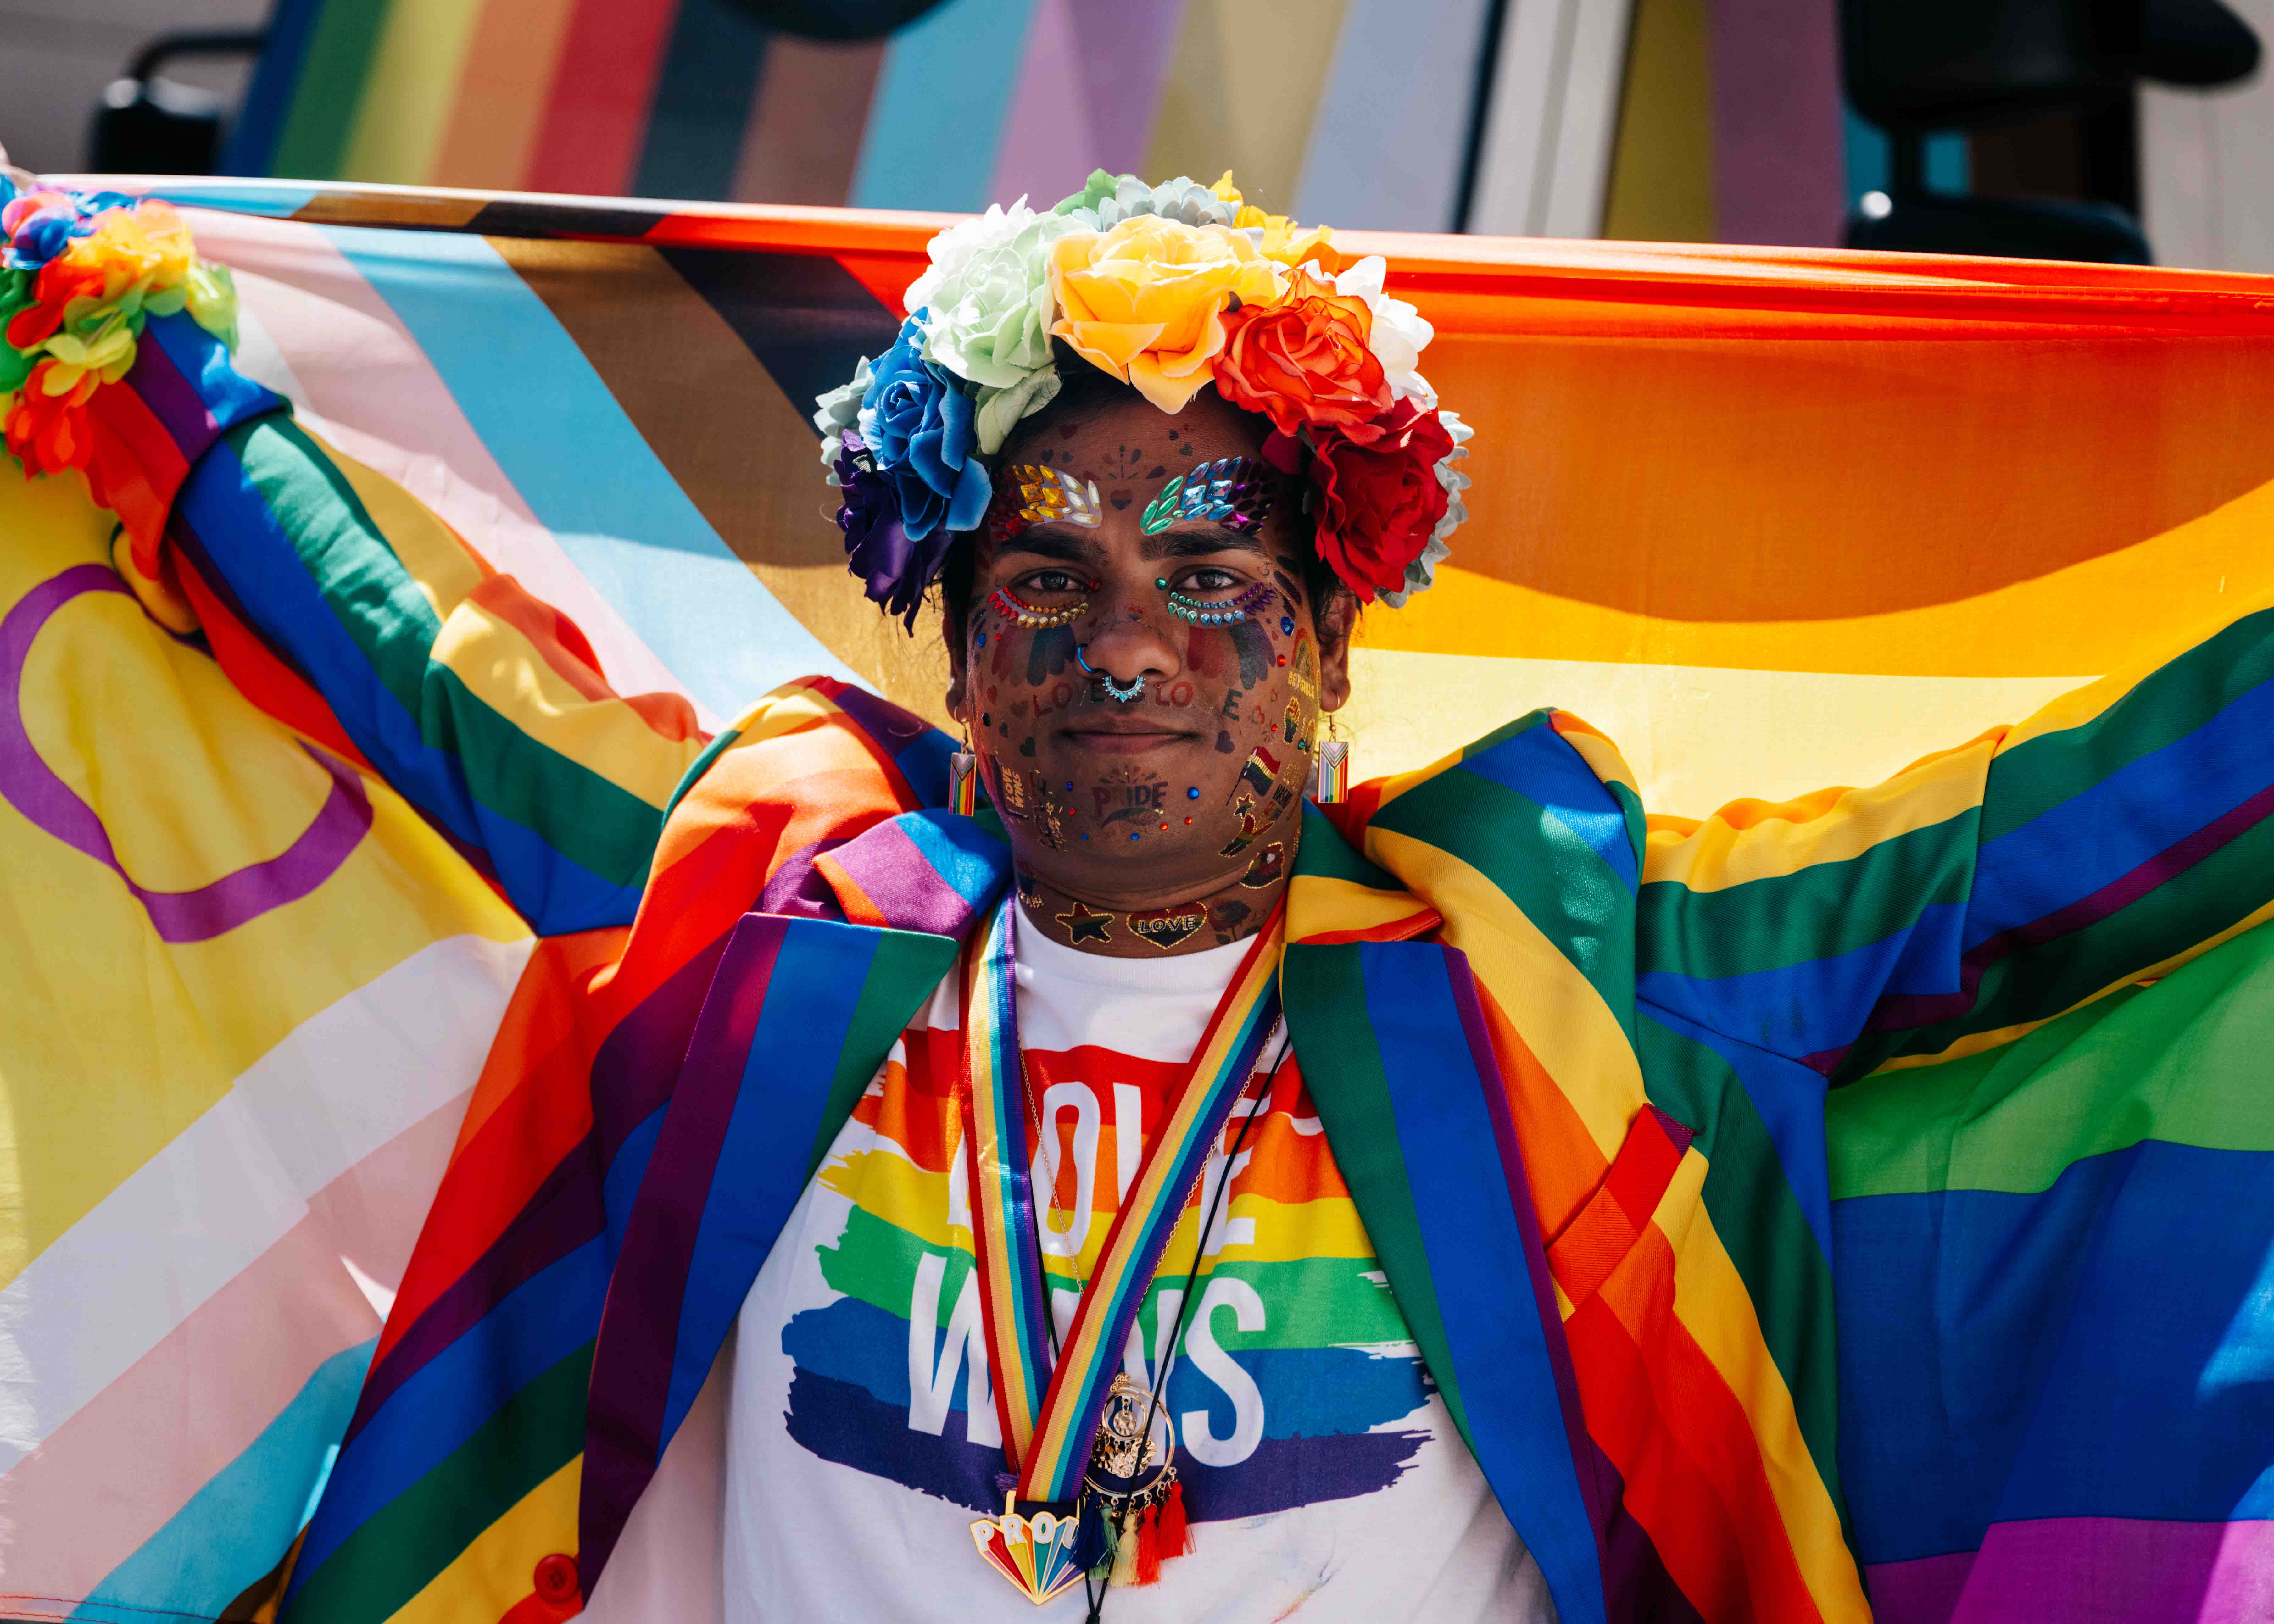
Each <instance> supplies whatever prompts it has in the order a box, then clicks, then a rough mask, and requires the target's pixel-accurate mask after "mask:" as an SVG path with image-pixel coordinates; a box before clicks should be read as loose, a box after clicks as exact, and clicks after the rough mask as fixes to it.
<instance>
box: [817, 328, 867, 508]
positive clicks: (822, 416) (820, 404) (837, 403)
mask: <svg viewBox="0 0 2274 1624" xmlns="http://www.w3.org/2000/svg"><path fill="white" fill-rule="evenodd" d="M868 393H869V357H867V356H862V357H861V365H858V366H856V367H855V368H854V369H853V381H852V382H851V383H848V384H841V385H840V386H839V387H836V388H834V389H832V390H831V391H830V392H829V393H828V394H826V395H816V396H814V400H813V403H814V405H815V406H816V407H817V408H818V410H816V411H815V412H814V414H813V426H814V427H816V428H817V429H819V430H820V431H821V465H822V467H824V468H825V469H827V470H829V483H830V484H832V485H835V484H836V483H837V454H838V452H839V451H840V449H842V448H843V447H844V444H845V431H846V430H847V429H849V428H851V427H852V426H853V425H855V423H858V422H859V421H860V420H861V397H862V395H866V394H868Z"/></svg>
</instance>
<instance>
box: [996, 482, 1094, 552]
mask: <svg viewBox="0 0 2274 1624" xmlns="http://www.w3.org/2000/svg"><path fill="white" fill-rule="evenodd" d="M986 523H987V534H988V536H989V537H990V538H991V539H993V540H994V541H995V542H996V543H997V544H998V545H1000V544H1001V543H1003V542H1006V541H1008V540H1010V539H1011V538H1013V536H1016V535H1017V534H1019V532H1020V531H1021V530H1025V529H1026V528H1027V527H1028V525H1030V524H1050V523H1058V524H1079V525H1081V527H1082V528H1083V529H1085V530H1096V528H1097V527H1098V526H1099V525H1101V524H1103V523H1105V515H1104V510H1103V507H1102V505H1101V504H1100V503H1099V501H1098V500H1097V482H1096V480H1094V479H1076V478H1075V477H1073V475H1072V474H1069V473H1065V472H1062V471H1060V470H1058V469H1055V468H1044V467H1043V466H1041V465H1040V464H1039V463H1035V462H1013V464H1012V465H1011V466H1010V467H1008V468H1006V469H1005V470H1002V472H1001V473H1000V474H999V475H998V477H997V482H996V486H995V500H993V501H991V502H990V503H988V504H987V521H986Z"/></svg>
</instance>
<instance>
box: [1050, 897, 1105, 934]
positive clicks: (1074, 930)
mask: <svg viewBox="0 0 2274 1624" xmlns="http://www.w3.org/2000/svg"><path fill="white" fill-rule="evenodd" d="M1112 919H1113V915H1112V914H1093V913H1091V912H1090V911H1089V910H1088V908H1086V907H1084V906H1082V905H1081V903H1079V902H1077V903H1075V904H1074V905H1073V906H1072V907H1071V908H1069V909H1067V910H1066V911H1065V913H1063V914H1059V915H1058V923H1059V924H1061V925H1063V926H1065V932H1066V940H1067V941H1069V942H1103V941H1104V940H1105V939H1106V936H1105V927H1106V926H1107V925H1108V924H1110V923H1111V922H1112Z"/></svg>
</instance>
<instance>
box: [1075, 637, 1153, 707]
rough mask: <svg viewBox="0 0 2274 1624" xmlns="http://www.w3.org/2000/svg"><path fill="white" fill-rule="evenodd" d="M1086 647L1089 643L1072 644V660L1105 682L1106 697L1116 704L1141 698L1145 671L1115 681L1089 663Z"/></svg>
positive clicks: (1143, 692) (1143, 690)
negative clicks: (1129, 677) (1122, 680)
mask: <svg viewBox="0 0 2274 1624" xmlns="http://www.w3.org/2000/svg"><path fill="white" fill-rule="evenodd" d="M1088 649H1089V645H1088V643H1076V644H1074V649H1073V658H1074V661H1075V663H1076V664H1077V665H1080V666H1081V668H1082V670H1083V671H1085V672H1086V673H1088V674H1089V675H1091V676H1093V677H1096V679H1097V680H1099V681H1100V682H1103V684H1105V696H1106V697H1107V698H1108V699H1111V700H1112V701H1113V702H1114V703H1117V704H1124V705H1126V704H1127V703H1130V702H1131V701H1132V700H1136V699H1141V698H1143V697H1144V695H1145V673H1143V672H1139V673H1137V674H1136V675H1135V676H1134V677H1133V678H1131V679H1130V680H1128V681H1127V682H1116V681H1115V680H1113V678H1112V677H1111V675H1110V674H1109V673H1105V672H1103V671H1100V670H1099V669H1098V668H1097V667H1096V666H1095V665H1091V664H1090V663H1089V654H1088Z"/></svg>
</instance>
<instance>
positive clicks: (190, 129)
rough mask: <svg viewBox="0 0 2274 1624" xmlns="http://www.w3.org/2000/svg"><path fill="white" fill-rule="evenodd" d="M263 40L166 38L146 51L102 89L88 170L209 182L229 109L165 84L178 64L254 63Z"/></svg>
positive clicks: (227, 35) (258, 33) (230, 35)
mask: <svg viewBox="0 0 2274 1624" xmlns="http://www.w3.org/2000/svg"><path fill="white" fill-rule="evenodd" d="M267 39H268V35H267V31H266V30H265V29H260V28H244V29H229V30H225V31H217V32H214V33H209V34H164V35H162V36H161V37H159V38H158V39H155V40H153V41H150V43H149V44H147V45H146V46H144V47H143V48H142V49H141V50H140V52H139V53H138V54H137V55H136V56H135V58H134V61H133V63H132V65H131V66H129V67H128V68H127V70H126V73H125V77H124V78H123V79H112V80H111V81H110V83H109V85H107V86H104V87H103V92H102V102H101V104H100V105H98V106H97V107H96V108H95V109H94V132H93V133H92V135H91V136H90V138H89V139H88V142H87V162H88V166H89V167H90V168H91V169H94V170H95V171H96V172H97V173H99V174H104V175H210V174H212V173H213V172H214V169H215V164H216V162H217V161H218V160H219V159H220V157H221V149H222V132H223V130H224V128H225V126H226V125H227V124H228V121H229V116H230V109H229V108H228V107H227V106H226V105H225V104H224V103H223V102H222V98H221V97H219V96H217V95H215V94H213V92H211V91H209V90H200V89H199V88H198V87H197V86H194V85H184V84H183V83H181V82H180V81H179V80H177V79H162V78H160V77H159V74H158V70H159V69H160V68H161V67H162V66H164V65H165V64H167V63H168V62H170V61H173V60H176V59H177V58H179V57H183V56H259V55H260V49H261V47H262V46H263V45H265V44H266V43H267Z"/></svg>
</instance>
